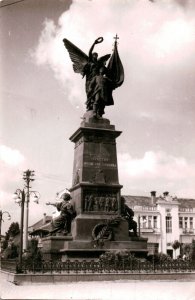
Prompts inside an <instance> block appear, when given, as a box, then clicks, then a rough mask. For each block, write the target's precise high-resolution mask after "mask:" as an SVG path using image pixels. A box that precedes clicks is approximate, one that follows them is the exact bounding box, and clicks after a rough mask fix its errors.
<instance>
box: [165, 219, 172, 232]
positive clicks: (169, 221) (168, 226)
mask: <svg viewBox="0 0 195 300" xmlns="http://www.w3.org/2000/svg"><path fill="white" fill-rule="evenodd" d="M171 232H172V217H166V233H171Z"/></svg>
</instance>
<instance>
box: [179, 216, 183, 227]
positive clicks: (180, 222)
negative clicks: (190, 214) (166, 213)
mask: <svg viewBox="0 0 195 300" xmlns="http://www.w3.org/2000/svg"><path fill="white" fill-rule="evenodd" d="M179 228H183V217H179Z"/></svg>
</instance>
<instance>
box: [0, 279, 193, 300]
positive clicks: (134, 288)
mask: <svg viewBox="0 0 195 300" xmlns="http://www.w3.org/2000/svg"><path fill="white" fill-rule="evenodd" d="M0 296H1V299H64V300H66V299H72V300H81V299H84V300H86V299H91V300H92V299H94V300H95V299H99V300H100V299H101V300H104V299H105V300H108V299H112V300H115V299H116V300H119V299H123V300H126V299H128V300H129V299H133V300H134V299H136V300H143V299H144V300H164V299H166V300H194V299H195V284H194V282H192V281H191V282H190V281H175V280H169V281H154V280H150V281H132V280H119V281H118V280H117V281H112V282H106V281H102V282H76V283H70V282H69V283H59V284H51V283H50V284H37V283H36V284H34V285H32V284H31V285H24V286H17V285H14V284H13V283H10V282H8V281H6V280H5V278H1V294H0Z"/></svg>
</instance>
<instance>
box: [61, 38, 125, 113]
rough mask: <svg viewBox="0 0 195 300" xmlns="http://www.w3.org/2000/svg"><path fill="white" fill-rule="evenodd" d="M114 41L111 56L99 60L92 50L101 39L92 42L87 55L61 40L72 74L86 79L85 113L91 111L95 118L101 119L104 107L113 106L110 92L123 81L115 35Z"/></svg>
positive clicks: (122, 70) (66, 41) (67, 41)
mask: <svg viewBox="0 0 195 300" xmlns="http://www.w3.org/2000/svg"><path fill="white" fill-rule="evenodd" d="M114 39H115V42H114V49H113V53H112V55H110V54H106V55H104V56H101V57H100V58H98V54H97V52H93V50H94V47H95V45H96V44H99V43H102V42H103V37H99V38H97V39H96V40H95V41H94V43H93V44H92V46H91V48H90V49H89V53H88V55H86V54H85V53H84V52H83V51H82V50H80V49H79V48H78V47H77V46H75V45H74V44H73V43H71V42H70V41H69V40H67V39H63V42H64V45H65V47H66V49H67V50H68V53H69V56H70V59H71V61H72V63H73V70H74V72H75V73H80V74H81V75H82V76H83V78H84V77H85V79H86V82H85V91H86V95H87V100H86V102H85V104H86V109H87V111H89V110H92V111H93V115H94V117H96V118H101V117H102V115H103V114H104V113H105V112H104V108H105V106H109V105H114V100H113V97H112V91H113V90H114V89H116V88H117V87H119V86H121V85H122V83H123V81H124V69H123V65H122V63H121V60H120V57H119V54H118V49H117V39H118V37H117V35H116V37H115V38H114ZM108 60H109V61H108ZM107 62H108V63H107ZM106 64H107V66H106Z"/></svg>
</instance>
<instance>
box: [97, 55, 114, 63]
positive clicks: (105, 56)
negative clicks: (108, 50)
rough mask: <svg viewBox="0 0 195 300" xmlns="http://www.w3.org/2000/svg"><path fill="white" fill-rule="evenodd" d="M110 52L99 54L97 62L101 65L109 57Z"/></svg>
mask: <svg viewBox="0 0 195 300" xmlns="http://www.w3.org/2000/svg"><path fill="white" fill-rule="evenodd" d="M110 56H111V55H110V54H106V55H104V56H101V57H100V58H99V59H98V63H100V64H102V65H105V63H106V62H107V60H108V59H109V58H110Z"/></svg>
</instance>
